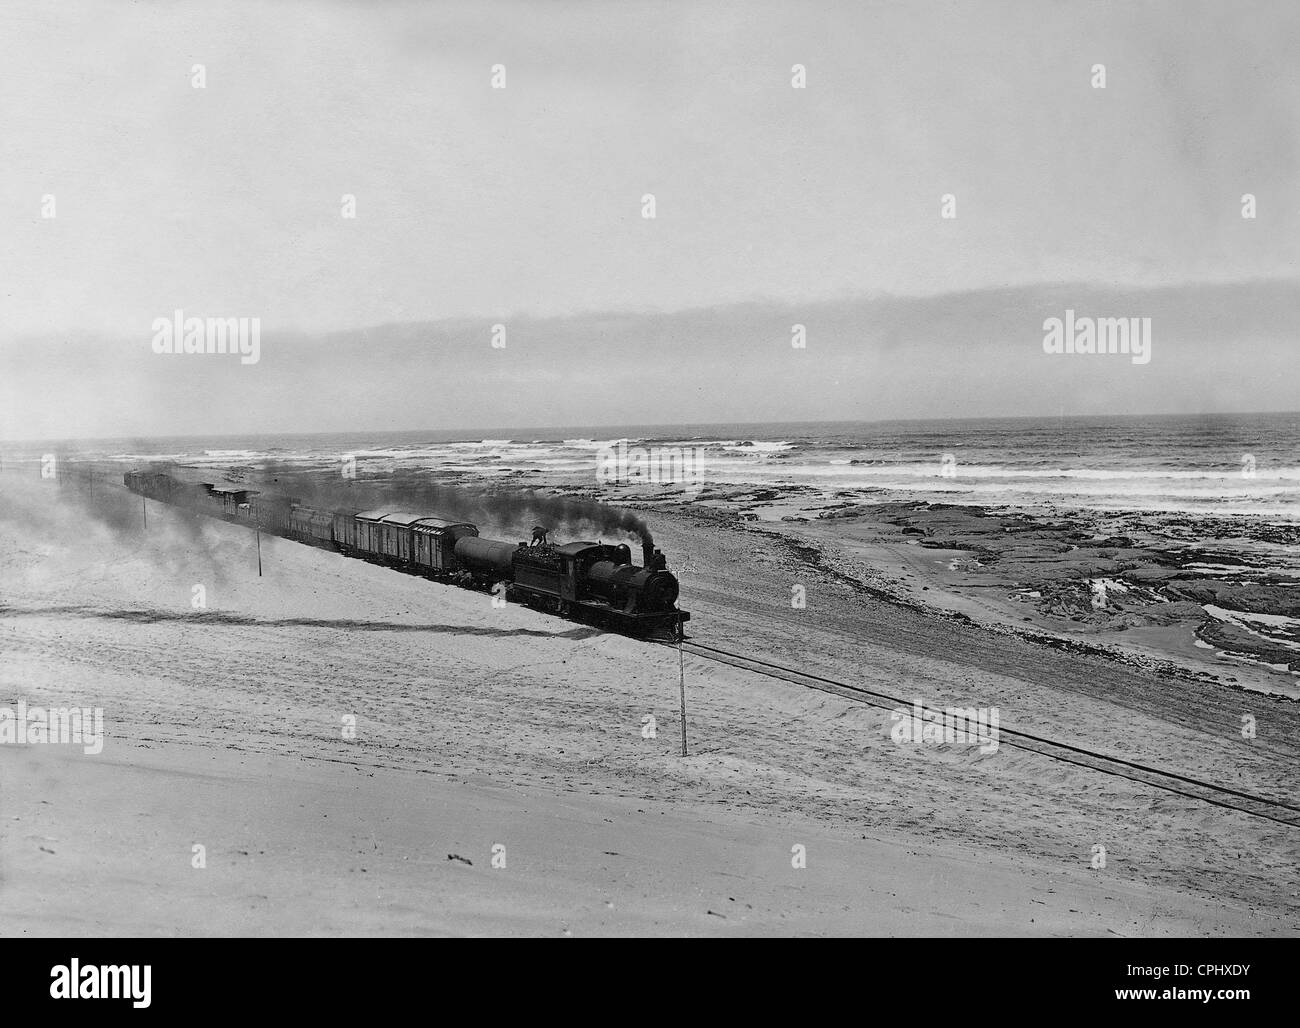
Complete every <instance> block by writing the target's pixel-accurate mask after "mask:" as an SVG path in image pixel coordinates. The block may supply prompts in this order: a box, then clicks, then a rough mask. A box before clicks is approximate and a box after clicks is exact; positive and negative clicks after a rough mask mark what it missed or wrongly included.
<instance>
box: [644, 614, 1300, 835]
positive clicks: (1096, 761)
mask: <svg viewBox="0 0 1300 1028" xmlns="http://www.w3.org/2000/svg"><path fill="white" fill-rule="evenodd" d="M662 645H665V646H673V647H674V648H676V647H678V646H680V648H681V649H682V650H683V651H684V652H686V653H690V654H691V655H692V656H696V657H701V658H703V659H705V660H711V661H713V662H715V663H718V664H725V665H728V666H729V667H734V668H739V669H740V670H742V671H749V672H752V673H753V674H758V675H763V676H765V677H767V678H774V679H776V680H778V681H782V682H789V683H791V684H793V685H799V686H803V687H805V688H809V689H816V690H818V691H820V692H825V693H830V694H831V695H835V696H841V697H843V698H845V699H850V700H854V701H856V702H858V703H864V704H866V705H868V706H871V707H877V708H879V709H881V710H897V709H899V708H902V709H904V710H911V709H912V707H913V705H914V703H915V701H914V700H907V699H903V698H902V697H898V696H891V695H890V694H888V693H884V692H879V691H878V690H875V689H867V688H865V687H863V686H859V685H852V684H850V683H848V682H841V681H838V680H836V679H833V678H826V677H824V676H822V675H816V674H812V673H810V672H807V671H800V670H799V669H798V668H792V667H787V666H785V665H783V664H775V663H772V662H771V661H766V660H759V659H758V658H757V657H749V656H745V655H744V654H741V653H733V652H732V651H730V650H724V649H720V648H719V647H717V646H709V645H708V644H706V643H703V642H699V641H696V640H690V639H688V640H686V641H685V642H683V643H680V644H678V643H663V644H662ZM923 709H924V710H926V711H933V710H934V708H931V707H925V708H923ZM998 742H999V745H1008V746H1012V747H1015V748H1016V749H1020V750H1025V751H1026V752H1029V753H1037V754H1038V755H1040V756H1043V757H1047V758H1048V759H1051V760H1056V761H1059V762H1061V763H1065V764H1073V765H1074V766H1076V767H1081V768H1085V769H1087V770H1089V771H1094V772H1097V773H1098V774H1104V775H1109V776H1111V777H1114V778H1123V779H1127V780H1128V781H1130V782H1136V783H1138V784H1139V785H1145V786H1149V787H1150V788H1153V789H1158V790H1161V791H1163V792H1168V793H1172V794H1173V795H1175V796H1182V797H1184V798H1186V799H1191V800H1198V801H1200V802H1202V803H1207V804H1210V805H1211V806H1215V807H1222V808H1224V809H1225V810H1235V811H1237V812H1239V813H1242V814H1248V815H1250V816H1251V817H1258V818H1262V819H1264V820H1266V821H1272V822H1274V823H1275V824H1280V825H1285V826H1287V827H1288V828H1300V805H1297V804H1293V803H1288V802H1286V801H1284V800H1278V799H1272V798H1270V797H1268V796H1259V795H1256V794H1254V793H1250V792H1244V791H1242V790H1240V789H1232V788H1229V787H1228V786H1225V785H1218V784H1216V783H1214V782H1206V781H1202V780H1201V779H1199V778H1193V777H1191V776H1189V775H1183V774H1179V773H1177V772H1175V771H1166V770H1164V769H1162V768H1158V767H1152V766H1151V765H1149V764H1141V763H1138V762H1137V761H1134V760H1127V759H1125V758H1123V757H1114V756H1111V755H1110V754H1107V753H1101V752H1098V751H1097V750H1090V749H1088V748H1086V747H1084V746H1075V745H1073V744H1072V743H1065V742H1058V741H1057V740H1055V739H1048V738H1046V737H1044V736H1041V735H1034V734H1032V733H1030V732H1022V731H1018V730H1016V729H1012V728H1007V727H1004V726H999V728H998Z"/></svg>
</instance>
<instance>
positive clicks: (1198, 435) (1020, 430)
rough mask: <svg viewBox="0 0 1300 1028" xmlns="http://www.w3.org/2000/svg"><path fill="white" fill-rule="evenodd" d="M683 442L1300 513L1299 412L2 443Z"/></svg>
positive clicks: (494, 475)
mask: <svg viewBox="0 0 1300 1028" xmlns="http://www.w3.org/2000/svg"><path fill="white" fill-rule="evenodd" d="M620 441H626V443H627V444H628V446H630V447H642V448H646V449H649V448H651V447H669V448H672V447H676V448H690V449H691V450H692V451H693V452H694V453H697V454H698V455H699V458H700V463H699V465H698V472H699V477H700V480H701V481H702V483H703V484H705V485H718V486H724V487H725V486H741V485H758V486H779V485H799V486H807V487H811V488H815V489H820V490H824V491H826V492H827V493H833V492H842V491H861V492H864V493H878V494H881V495H880V498H881V499H885V498H895V497H906V498H930V499H936V500H944V501H947V502H953V503H977V504H982V505H990V506H995V505H1006V506H1011V507H1018V508H1026V509H1035V508H1069V507H1082V508H1089V509H1097V510H1115V511H1130V510H1151V511H1170V512H1178V511H1183V512H1187V513H1195V514H1201V515H1256V516H1260V517H1266V518H1269V519H1277V520H1281V521H1288V522H1289V521H1300V413H1283V414H1234V415H1199V416H1130V417H1062V418H997V419H975V420H921V421H858V422H791V423H768V424H699V425H676V426H664V425H624V426H612V427H611V426H571V427H568V428H561V429H527V428H522V429H521V428H493V429H476V430H472V431H469V430H458V431H395V432H355V433H346V432H344V433H322V434H312V435H241V436H224V437H204V438H195V437H160V438H154V439H129V440H128V439H116V440H92V441H67V442H64V443H58V444H54V443H44V444H32V443H25V444H7V445H5V446H4V448H3V451H0V459H20V460H21V459H26V460H31V459H35V458H38V457H39V456H40V454H41V453H42V452H45V451H46V450H48V451H50V452H56V453H60V454H63V455H64V456H67V457H71V458H76V459H98V460H115V461H124V462H132V463H143V462H147V461H153V460H171V461H176V462H179V463H186V464H200V465H202V464H211V465H220V466H231V465H256V464H258V463H262V462H267V461H275V462H280V463H283V464H287V465H301V466H302V467H303V468H304V469H306V468H309V467H318V466H319V467H327V466H329V465H331V464H333V463H335V462H338V461H340V460H341V459H342V458H344V457H347V456H351V457H352V458H355V460H356V462H357V468H358V472H359V473H360V474H362V475H366V476H368V475H372V474H383V473H386V472H390V471H393V470H404V471H422V470H424V471H429V472H431V473H433V474H435V475H438V476H442V477H450V478H463V479H506V480H514V481H516V482H519V483H520V484H527V483H528V481H529V479H536V480H537V481H539V482H542V481H545V482H547V483H554V482H559V483H567V484H573V485H581V484H590V485H594V484H596V483H597V465H598V458H599V455H600V454H601V452H602V450H604V449H606V448H611V447H615V446H616V445H617V444H618V443H619V442H620Z"/></svg>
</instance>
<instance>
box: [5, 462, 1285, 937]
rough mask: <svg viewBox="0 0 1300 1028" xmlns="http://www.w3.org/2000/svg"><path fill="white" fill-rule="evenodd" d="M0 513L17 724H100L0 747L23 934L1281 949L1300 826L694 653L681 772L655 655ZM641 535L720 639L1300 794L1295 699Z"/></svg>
mask: <svg viewBox="0 0 1300 1028" xmlns="http://www.w3.org/2000/svg"><path fill="white" fill-rule="evenodd" d="M0 486H2V490H3V491H2V492H0V646H2V653H3V663H2V664H0V706H3V705H8V706H10V707H12V706H13V705H14V704H16V703H17V702H18V701H20V700H23V701H25V702H26V703H27V704H29V705H43V706H46V707H57V706H65V705H68V706H71V705H76V706H84V707H102V708H103V712H104V719H105V732H106V738H105V741H104V746H103V749H102V752H100V753H98V754H87V753H84V752H83V751H82V747H78V746H70V745H54V744H31V745H25V746H18V745H4V746H0V933H3V934H4V935H118V934H130V935H193V934H200V935H202V934H214V935H229V934H252V935H298V934H313V933H323V934H342V935H356V934H360V935H388V934H406V935H414V934H418V935H429V934H432V935H546V936H564V935H574V936H590V935H631V934H662V935H715V934H727V935H749V934H770V933H780V934H799V935H837V934H868V935H935V934H939V935H1008V934H1011V935H1026V934H1027V935H1076V934H1083V935H1097V936H1107V935H1109V936H1125V937H1133V936H1143V937H1150V936H1165V935H1264V936H1277V935H1295V934H1297V932H1298V931H1300V870H1298V868H1300V830H1296V829H1289V828H1285V827H1282V826H1279V825H1275V824H1270V823H1268V822H1265V821H1261V820H1259V819H1257V818H1252V817H1250V816H1248V815H1245V814H1241V813H1235V812H1232V811H1227V810H1222V809H1217V808H1213V807H1210V806H1207V805H1205V804H1202V803H1199V802H1197V801H1195V800H1190V799H1180V798H1178V797H1174V796H1171V795H1168V794H1166V793H1160V792H1156V791H1154V790H1152V789H1150V788H1148V787H1145V786H1142V785H1140V784H1136V783H1132V782H1126V781H1122V780H1119V779H1114V778H1108V777H1104V776H1101V775H1098V774H1096V773H1095V772H1090V771H1087V770H1084V769H1082V768H1077V767H1070V766H1067V765H1063V764H1058V763H1055V762H1053V761H1050V760H1048V759H1046V758H1043V757H1040V756H1036V755H1033V754H1028V753H1024V752H1021V751H1017V750H1014V749H1012V748H1010V747H1003V748H1001V749H999V750H998V751H997V752H995V753H988V754H981V753H980V752H978V750H976V749H974V748H972V747H963V746H960V745H951V746H938V747H935V746H900V745H897V744H895V743H894V742H893V741H892V740H891V738H890V733H889V729H890V720H889V715H888V713H887V712H885V711H881V710H878V709H874V708H869V707H865V706H863V705H861V704H858V703H855V702H853V701H851V700H845V699H840V698H838V697H835V696H830V695H827V694H824V693H819V692H810V691H807V690H803V689H800V688H798V687H796V686H794V685H789V684H784V683H780V682H776V681H773V680H771V679H765V678H761V677H757V676H754V675H752V674H749V673H747V672H744V671H740V670H736V669H731V668H726V667H722V666H719V665H717V664H714V663H711V662H707V661H704V660H702V659H700V658H698V657H694V656H692V655H690V654H687V655H685V657H684V659H683V661H682V665H683V667H684V673H685V681H686V690H687V698H688V707H689V710H688V729H689V746H690V755H689V756H687V757H682V756H681V755H680V752H679V748H680V734H679V722H678V713H677V712H678V703H679V693H678V684H679V679H678V675H679V654H678V651H677V650H676V649H674V648H670V647H665V646H661V645H656V644H653V643H647V642H642V641H637V640H633V639H628V638H624V637H621V636H616V635H609V634H602V633H599V632H596V631H594V630H592V629H590V628H588V627H585V626H582V625H578V624H574V623H571V622H567V621H563V620H559V619H556V618H552V617H548V616H545V615H542V614H540V613H536V612H534V611H531V610H528V609H526V608H523V607H519V606H514V605H511V606H507V607H506V608H504V609H498V608H494V607H493V606H492V604H491V601H490V597H489V596H487V595H486V594H481V593H475V592H468V591H464V590H460V589H456V588H452V587H448V586H442V585H438V584H435V583H431V582H428V581H425V580H422V579H418V578H414V577H410V576H406V575H403V574H399V573H396V572H394V571H391V570H388V569H385V568H381V567H377V566H374V565H371V564H367V563H365V562H362V561H356V560H348V559H345V558H343V557H340V556H338V555H335V554H331V553H328V552H325V551H322V550H316V549H312V548H309V547H306V546H302V545H298V544H295V543H292V542H289V541H287V540H282V539H274V538H268V537H263V538H262V540H261V556H262V562H263V571H264V573H263V575H262V577H258V574H257V552H256V548H255V540H254V537H253V535H252V534H251V533H250V532H249V531H248V530H247V529H245V528H243V527H241V526H238V525H232V524H225V523H222V522H219V521H214V520H210V519H203V520H196V519H194V518H191V517H187V516H186V515H184V514H183V513H182V512H179V511H176V510H173V509H168V508H165V507H163V506H161V505H158V504H155V503H150V504H149V505H148V507H149V514H148V527H147V528H145V527H143V526H142V525H139V524H136V523H135V522H134V520H131V521H129V522H128V521H123V522H121V523H116V524H110V523H108V522H105V521H103V520H96V519H92V518H88V517H86V516H85V514H84V511H83V510H82V509H81V508H79V507H78V506H77V505H76V504H72V503H68V502H65V501H66V497H63V498H62V499H61V497H60V491H59V488H58V486H56V485H53V484H50V483H44V482H40V481H39V480H36V479H34V478H31V477H24V478H22V479H18V478H17V477H16V476H10V475H6V476H4V478H3V480H2V481H0ZM652 517H653V523H654V527H655V531H656V538H657V541H658V543H659V545H660V546H661V547H662V548H663V549H664V551H665V553H667V554H668V555H669V559H670V562H672V564H673V565H674V566H678V565H680V566H681V568H682V571H681V579H682V587H683V593H682V604H683V606H684V607H686V608H687V609H689V610H691V612H692V613H693V616H694V620H693V622H692V629H693V633H694V634H695V636H696V637H697V638H699V639H701V640H708V641H709V642H711V643H713V644H716V645H720V646H725V647H728V648H731V649H736V650H739V651H740V652H746V653H752V654H756V655H768V656H770V657H771V658H772V659H776V660H778V661H780V662H782V663H786V664H792V665H796V666H800V667H807V668H809V669H821V671H822V672H823V673H827V674H830V675H831V676H832V677H837V678H839V679H842V680H845V681H852V682H856V683H860V684H865V685H870V686H873V687H880V688H884V689H887V690H889V691H891V692H892V693H894V694H897V695H906V696H915V697H917V698H919V699H922V700H924V701H925V702H927V703H930V704H940V705H943V704H948V703H952V704H957V705H961V706H997V707H998V708H999V710H1000V713H1001V721H1002V724H1003V725H1004V726H1006V727H1017V728H1022V729H1026V730H1032V731H1038V732H1041V733H1042V734H1044V735H1048V736H1051V737H1053V738H1057V739H1064V740H1068V741H1072V742H1074V743H1076V744H1078V745H1087V746H1092V747H1095V748H1099V749H1103V750H1105V751H1107V752H1109V753H1114V754H1116V755H1122V756H1126V757H1129V758H1130V759H1138V760H1143V761H1147V762H1150V763H1152V764H1156V765H1159V766H1161V767H1167V768H1170V769H1174V770H1178V771H1181V772H1183V773H1186V774H1193V775H1197V776H1200V777H1204V778H1207V779H1209V780H1213V781H1217V782H1221V783H1224V784H1229V785H1232V786H1234V787H1236V788H1241V789H1245V790H1249V791H1253V792H1258V793H1261V794H1264V795H1270V796H1275V797H1279V798H1290V799H1291V800H1292V801H1294V799H1295V797H1296V796H1297V795H1298V794H1300V760H1298V759H1297V758H1298V757H1300V713H1298V711H1297V705H1296V704H1295V703H1294V702H1293V701H1291V700H1289V699H1287V698H1285V697H1279V696H1269V695H1264V694H1260V693H1256V692H1246V691H1243V690H1241V689H1236V688H1232V687H1231V685H1230V684H1228V683H1224V682H1222V681H1218V680H1214V679H1211V678H1210V677H1209V676H1208V675H1198V674H1196V673H1195V672H1193V671H1187V672H1186V673H1182V672H1177V671H1174V672H1171V671H1170V670H1169V669H1168V668H1167V667H1163V666H1158V665H1156V664H1155V663H1143V662H1141V661H1139V660H1132V661H1120V660H1116V659H1113V658H1112V657H1108V656H1107V655H1106V654H1104V653H1098V652H1072V651H1068V650H1061V649H1056V648H1052V647H1050V646H1045V645H1042V644H1041V643H1037V642H1035V641H1033V640H1032V639H1028V638H1025V637H1022V636H1019V635H1016V634H1012V633H1008V632H999V631H994V630H992V629H991V628H989V627H985V626H983V625H980V624H978V623H975V622H974V621H972V620H970V619H967V618H960V617H954V616H943V615H941V614H937V613H936V612H935V611H933V610H929V609H926V608H925V607H923V606H922V605H920V604H919V603H916V604H913V603H908V602H903V601H901V600H900V599H899V598H898V597H893V596H890V595H887V594H886V593H885V592H883V591H879V592H877V591H874V590H864V589H861V588H855V587H854V585H853V584H852V583H851V582H846V581H845V580H844V577H843V572H841V573H840V575H838V576H837V575H835V574H830V573H828V572H827V570H826V567H825V565H824V563H822V562H820V561H816V560H813V561H810V560H809V559H808V553H807V551H806V550H801V549H800V547H799V545H798V544H797V543H796V542H791V541H790V540H789V538H788V537H787V536H784V535H781V534H780V533H779V532H777V531H776V530H775V529H773V528H771V526H765V525H763V524H761V523H758V524H755V523H744V522H737V521H735V520H734V519H732V518H725V517H717V516H714V515H713V513H712V512H710V511H708V510H698V509H690V508H683V509H680V510H661V511H657V512H655V513H654V514H653V515H652ZM838 556H840V557H842V558H844V559H845V560H847V561H849V562H850V563H851V562H852V560H853V559H854V558H853V556H852V554H840V555H838ZM839 566H841V567H843V566H847V565H843V564H841V565H839ZM924 567H925V565H924V564H918V566H917V570H916V572H915V573H916V574H923V573H928V572H925V571H924V570H923V569H924ZM935 574H936V576H938V573H937V572H936V573H935ZM865 580H866V574H865V572H864V581H865ZM935 581H936V582H938V581H939V578H938V577H936V578H935ZM793 584H800V585H803V586H804V587H805V589H806V594H807V606H806V608H803V609H794V608H791V606H790V603H789V597H790V595H791V586H792V585H793ZM196 586H198V587H201V588H202V593H201V596H202V601H203V602H202V605H199V604H198V601H197V598H196V597H197V596H199V595H200V594H198V593H196V589H195V587H196ZM917 591H918V592H919V587H917ZM1243 713H1249V714H1251V715H1252V716H1253V717H1254V718H1255V720H1256V724H1257V736H1256V738H1254V739H1251V740H1247V739H1243V737H1242V734H1241V730H1240V729H1241V724H1242V720H1241V718H1242V715H1243ZM647 718H653V719H654V726H655V731H654V733H653V737H647V735H648V734H649V733H648V731H647V730H646V724H647V720H646V719H647ZM349 719H351V720H349ZM352 726H354V727H355V732H354V737H352V738H347V737H345V736H347V735H349V734H350V729H351V728H352ZM196 846H198V847H202V848H203V849H202V851H201V852H202V857H203V859H202V861H199V860H198V857H197V855H196V850H195V847H196ZM1097 847H1104V848H1105V858H1106V859H1105V866H1104V867H1098V866H1094V865H1095V864H1096V854H1097ZM800 853H802V854H803V855H804V859H803V860H800V859H798V858H799V855H800ZM196 863H202V864H203V865H204V866H201V867H199V866H195V864H196ZM494 863H495V865H497V866H494ZM801 863H802V864H805V865H806V866H795V865H796V864H801Z"/></svg>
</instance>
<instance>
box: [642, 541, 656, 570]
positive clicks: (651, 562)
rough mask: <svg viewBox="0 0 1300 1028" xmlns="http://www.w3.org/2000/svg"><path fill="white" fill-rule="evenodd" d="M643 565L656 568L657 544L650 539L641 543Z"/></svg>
mask: <svg viewBox="0 0 1300 1028" xmlns="http://www.w3.org/2000/svg"><path fill="white" fill-rule="evenodd" d="M641 563H642V564H643V565H645V566H646V567H648V568H652V567H654V566H655V544H654V543H653V542H651V541H650V540H649V539H643V540H642V541H641Z"/></svg>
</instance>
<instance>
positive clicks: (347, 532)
mask: <svg viewBox="0 0 1300 1028" xmlns="http://www.w3.org/2000/svg"><path fill="white" fill-rule="evenodd" d="M334 544H335V545H336V546H337V547H338V548H339V549H340V550H342V551H343V552H344V553H353V552H355V551H356V550H358V549H359V548H360V546H359V544H358V542H357V512H356V511H354V510H336V511H335V512H334Z"/></svg>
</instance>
